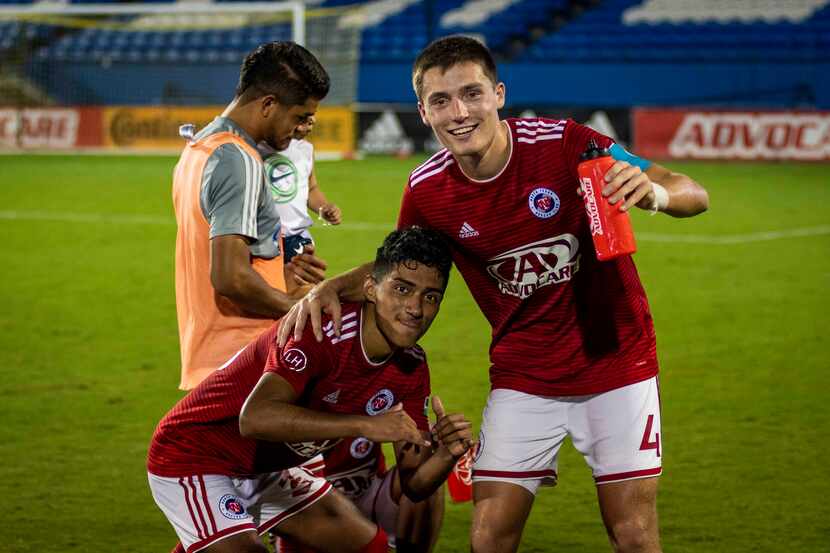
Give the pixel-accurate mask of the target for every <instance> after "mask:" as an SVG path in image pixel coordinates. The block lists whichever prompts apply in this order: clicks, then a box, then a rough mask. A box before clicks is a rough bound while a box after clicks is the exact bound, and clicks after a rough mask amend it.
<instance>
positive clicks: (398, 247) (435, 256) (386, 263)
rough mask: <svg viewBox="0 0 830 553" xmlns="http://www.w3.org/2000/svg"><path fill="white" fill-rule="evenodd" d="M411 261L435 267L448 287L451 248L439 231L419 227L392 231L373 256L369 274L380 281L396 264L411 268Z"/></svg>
mask: <svg viewBox="0 0 830 553" xmlns="http://www.w3.org/2000/svg"><path fill="white" fill-rule="evenodd" d="M412 263H420V264H421V265H426V266H427V267H432V268H433V269H436V270H437V271H438V272H439V273H440V274H441V276H442V277H443V278H444V288H446V287H447V282H448V281H449V278H450V268H451V267H452V254H451V253H450V247H449V245H448V244H447V241H446V240H444V237H443V236H441V234H440V233H438V231H435V230H432V229H427V228H423V227H419V226H411V227H407V228H405V229H402V230H395V231H392V232H391V233H390V234H389V235H388V236H387V237H386V239H385V240H384V241H383V245H382V246H381V247H379V248H378V253H377V255H376V256H375V268H374V269H373V270H372V276H373V277H374V279H375V280H376V281H378V282H380V281H381V280H383V278H384V277H385V276H386V275H388V274H389V273H390V272H391V271H392V270H393V269H394V268H395V267H397V266H398V265H401V264H403V265H404V266H405V267H410V264H412Z"/></svg>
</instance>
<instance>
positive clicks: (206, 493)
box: [147, 468, 332, 553]
mask: <svg viewBox="0 0 830 553" xmlns="http://www.w3.org/2000/svg"><path fill="white" fill-rule="evenodd" d="M147 476H148V479H149V481H150V490H151V491H152V493H153V499H155V500H156V504H157V505H158V506H159V508H160V509H161V511H162V512H163V513H164V515H165V516H166V517H167V520H169V521H170V524H172V525H173V529H174V530H175V531H176V535H178V537H179V541H180V542H181V543H182V545H183V546H184V548H185V550H186V551H187V553H193V552H195V551H199V550H201V549H204V548H206V547H208V546H209V545H211V544H212V543H215V542H216V541H218V540H221V539H223V538H226V537H228V536H231V535H234V534H238V533H240V532H246V531H249V530H254V531H256V532H257V533H260V534H261V533H263V532H266V531H268V530H270V529H271V528H273V527H274V526H276V525H278V524H279V523H280V522H282V521H284V520H286V519H287V518H289V517H291V516H292V515H295V514H297V513H299V512H300V511H302V510H303V509H305V508H306V507H309V506H310V505H312V504H313V503H314V502H316V501H317V500H318V499H320V498H321V497H323V496H324V495H325V494H326V493H328V492H329V491H331V489H332V488H331V484H329V483H328V482H327V481H326V480H325V479H324V478H320V477H317V476H312V475H311V474H309V473H308V472H306V471H304V470H303V469H299V468H290V469H286V470H283V471H280V472H273V473H269V474H263V475H261V476H259V477H257V478H233V477H230V476H224V475H219V474H204V475H201V474H197V475H193V476H184V477H180V478H167V477H162V476H156V475H155V474H151V473H147Z"/></svg>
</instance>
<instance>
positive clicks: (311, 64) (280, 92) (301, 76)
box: [236, 41, 331, 106]
mask: <svg viewBox="0 0 830 553" xmlns="http://www.w3.org/2000/svg"><path fill="white" fill-rule="evenodd" d="M330 86H331V80H330V79H329V75H328V73H327V72H326V70H325V69H324V68H323V66H322V65H321V64H320V62H319V61H318V60H317V58H316V57H314V54H312V53H311V52H309V51H308V50H306V49H305V48H303V47H302V46H300V45H299V44H296V43H294V42H290V41H282V42H267V43H265V44H262V45H260V46H258V47H257V48H256V49H254V51H253V52H251V53H250V54H248V55H247V56H245V60H244V61H243V62H242V68H241V69H240V70H239V84H237V85H236V97H237V98H242V97H244V98H245V100H253V99H255V98H259V97H261V96H265V95H267V94H273V95H274V96H276V97H277V101H278V102H279V103H280V104H282V105H284V106H298V105H303V104H305V103H306V101H307V100H308V99H309V98H314V99H315V100H322V99H323V98H325V97H326V95H327V94H328V93H329V87H330Z"/></svg>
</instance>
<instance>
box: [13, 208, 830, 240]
mask: <svg viewBox="0 0 830 553" xmlns="http://www.w3.org/2000/svg"><path fill="white" fill-rule="evenodd" d="M0 220H5V221H54V222H62V223H83V224H88V223H111V224H120V225H161V226H173V225H175V224H176V221H175V219H173V218H172V217H163V216H157V215H131V214H127V213H122V214H118V213H67V212H59V211H0ZM393 228H394V225H393V224H391V223H390V224H382V223H367V222H362V221H354V222H345V223H343V224H342V225H339V226H336V227H335V226H328V225H327V226H323V225H318V226H315V227H314V230H315V232H316V231H318V230H328V229H334V230H339V231H350V230H355V231H375V230H378V231H391V230H392V229H393ZM826 234H830V225H819V226H814V227H801V228H792V229H786V230H770V231H763V232H750V233H744V234H721V235H706V234H658V233H653V232H638V233H636V238H637V240H638V241H642V242H668V243H676V244H678V243H679V244H713V245H729V244H748V243H752V242H767V241H770V240H781V239H786V238H801V237H807V236H823V235H826Z"/></svg>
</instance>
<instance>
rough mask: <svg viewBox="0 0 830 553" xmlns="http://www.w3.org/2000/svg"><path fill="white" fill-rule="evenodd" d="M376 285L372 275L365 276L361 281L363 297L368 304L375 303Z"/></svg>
mask: <svg viewBox="0 0 830 553" xmlns="http://www.w3.org/2000/svg"><path fill="white" fill-rule="evenodd" d="M377 284H378V283H377V281H376V280H375V277H374V275H367V276H366V280H364V281H363V295H364V296H365V297H366V301H367V302H369V303H375V301H376V300H377V297H378V296H377Z"/></svg>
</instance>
